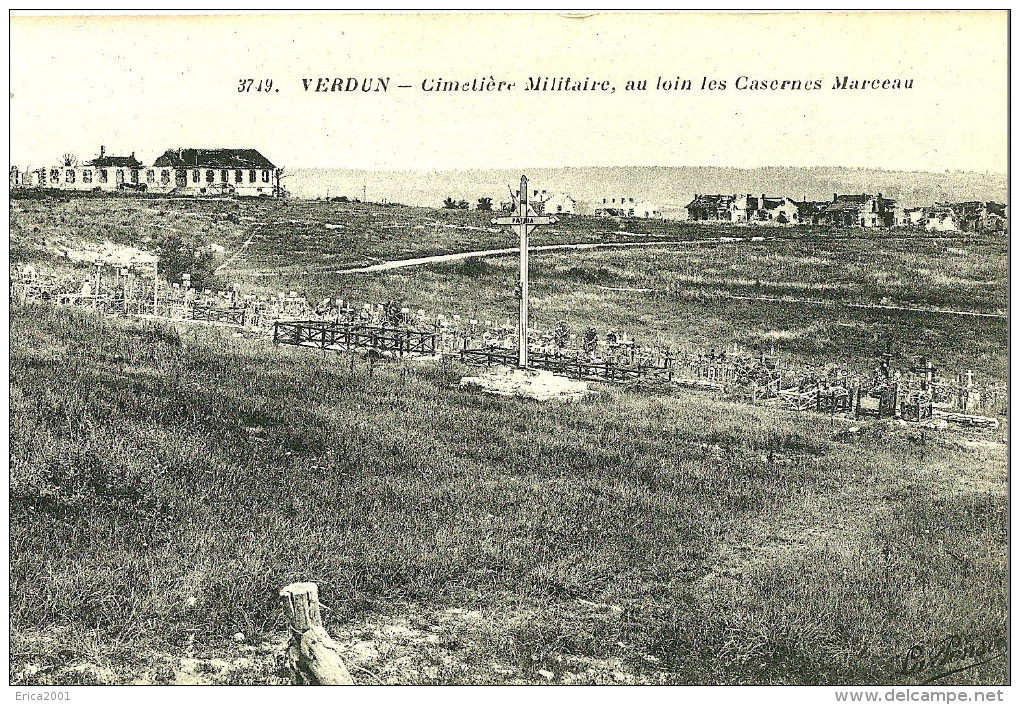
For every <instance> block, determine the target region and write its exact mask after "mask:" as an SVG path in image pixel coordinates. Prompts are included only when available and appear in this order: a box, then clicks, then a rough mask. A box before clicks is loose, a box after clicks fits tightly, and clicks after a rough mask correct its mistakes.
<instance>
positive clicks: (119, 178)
mask: <svg viewBox="0 0 1020 705" xmlns="http://www.w3.org/2000/svg"><path fill="white" fill-rule="evenodd" d="M117 183H118V184H122V183H124V170H123V169H117Z"/></svg>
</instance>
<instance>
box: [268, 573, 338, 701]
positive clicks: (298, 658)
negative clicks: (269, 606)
mask: <svg viewBox="0 0 1020 705" xmlns="http://www.w3.org/2000/svg"><path fill="white" fill-rule="evenodd" d="M280 604H281V606H282V607H283V613H284V615H285V616H286V617H287V620H288V621H289V622H290V646H289V647H288V651H287V653H288V656H289V659H290V666H291V673H292V674H293V676H292V677H293V680H294V683H295V684H297V685H354V680H353V679H352V678H351V674H350V673H349V672H348V670H347V666H345V665H344V662H343V659H341V658H340V647H339V646H337V644H336V642H334V641H333V640H332V639H331V638H330V636H329V634H328V633H327V632H326V630H325V629H324V628H323V626H322V617H321V616H320V614H319V586H318V585H316V584H315V583H292V584H291V585H288V586H287V587H285V588H283V589H282V590H280Z"/></svg>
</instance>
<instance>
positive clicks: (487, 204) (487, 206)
mask: <svg viewBox="0 0 1020 705" xmlns="http://www.w3.org/2000/svg"><path fill="white" fill-rule="evenodd" d="M476 207H477V208H478V210H480V211H491V210H492V199H491V198H489V197H488V196H482V197H481V198H479V199H478V206H476Z"/></svg>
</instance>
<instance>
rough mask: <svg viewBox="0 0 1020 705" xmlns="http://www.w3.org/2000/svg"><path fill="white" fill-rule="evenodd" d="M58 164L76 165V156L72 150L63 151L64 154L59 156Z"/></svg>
mask: <svg viewBox="0 0 1020 705" xmlns="http://www.w3.org/2000/svg"><path fill="white" fill-rule="evenodd" d="M60 164H61V165H62V166H78V156H77V155H76V154H74V153H73V152H64V156H62V157H61V158H60Z"/></svg>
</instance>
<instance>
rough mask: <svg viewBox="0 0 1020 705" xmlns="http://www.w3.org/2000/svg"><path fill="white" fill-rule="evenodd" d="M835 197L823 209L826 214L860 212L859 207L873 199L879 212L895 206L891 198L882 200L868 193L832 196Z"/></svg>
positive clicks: (880, 195) (880, 197) (880, 196)
mask: <svg viewBox="0 0 1020 705" xmlns="http://www.w3.org/2000/svg"><path fill="white" fill-rule="evenodd" d="M833 195H835V196H836V197H835V198H834V199H833V200H832V202H831V203H829V204H828V205H827V206H825V208H824V209H823V211H824V212H827V213H836V212H840V211H856V210H860V208H861V206H863V205H865V204H866V203H867V202H868V201H870V200H871V199H875V200H876V201H877V202H878V208H879V210H885V209H888V208H892V207H894V206H895V205H896V201H894V200H893V199H891V198H883V197H882V194H879V195H878V196H873V195H871V194H870V193H852V194H833Z"/></svg>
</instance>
